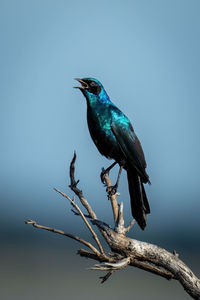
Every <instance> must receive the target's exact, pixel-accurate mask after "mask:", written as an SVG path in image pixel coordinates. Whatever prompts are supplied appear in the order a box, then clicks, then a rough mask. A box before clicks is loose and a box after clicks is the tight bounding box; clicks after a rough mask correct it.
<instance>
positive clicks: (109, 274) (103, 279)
mask: <svg viewBox="0 0 200 300" xmlns="http://www.w3.org/2000/svg"><path fill="white" fill-rule="evenodd" d="M115 272H116V270H111V271H109V272H108V273H107V274H106V275H105V276H101V277H99V279H101V283H104V282H105V281H106V280H108V278H109V277H110V276H111V275H112V274H113V273H115Z"/></svg>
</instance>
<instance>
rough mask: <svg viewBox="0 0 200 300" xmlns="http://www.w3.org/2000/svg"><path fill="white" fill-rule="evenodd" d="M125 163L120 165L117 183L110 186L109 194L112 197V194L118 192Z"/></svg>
mask: <svg viewBox="0 0 200 300" xmlns="http://www.w3.org/2000/svg"><path fill="white" fill-rule="evenodd" d="M123 166H124V165H123V164H122V165H120V168H119V173H118V175H117V181H116V183H115V185H113V186H110V187H109V188H108V191H107V192H108V196H109V197H110V196H112V195H115V194H116V193H117V188H118V185H119V179H120V176H121V173H122V169H123Z"/></svg>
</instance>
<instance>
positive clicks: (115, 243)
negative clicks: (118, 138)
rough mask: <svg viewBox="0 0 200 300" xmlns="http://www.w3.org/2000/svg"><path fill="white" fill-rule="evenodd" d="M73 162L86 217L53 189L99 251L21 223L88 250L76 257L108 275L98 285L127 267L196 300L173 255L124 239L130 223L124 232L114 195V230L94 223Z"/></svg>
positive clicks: (199, 283) (192, 279) (194, 284)
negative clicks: (175, 284) (107, 251)
mask: <svg viewBox="0 0 200 300" xmlns="http://www.w3.org/2000/svg"><path fill="white" fill-rule="evenodd" d="M75 161H76V153H74V156H73V159H72V161H71V164H70V180H71V184H70V188H71V189H72V190H73V192H74V193H75V194H76V195H77V196H78V198H79V199H80V202H81V203H82V205H83V206H84V207H85V208H86V210H87V212H88V215H84V214H83V213H82V211H81V209H80V208H79V206H78V205H77V204H76V203H75V202H74V201H73V200H72V199H71V198H69V197H68V196H67V195H66V194H65V193H63V192H61V191H59V190H57V189H55V191H56V192H58V193H59V194H61V195H62V196H63V197H65V198H67V199H68V200H69V201H70V203H71V204H72V206H73V207H74V208H75V210H76V211H75V214H77V215H79V216H81V218H82V219H83V221H84V223H85V224H86V226H87V227H88V228H89V230H90V232H91V234H92V236H93V238H94V240H95V241H96V244H97V245H98V247H99V250H98V249H96V247H94V246H93V245H92V244H91V243H89V242H87V241H85V240H83V239H82V238H80V237H78V236H75V235H72V234H69V233H66V232H64V231H62V230H58V229H54V228H50V227H47V226H43V225H39V224H37V223H36V222H35V221H32V220H27V221H25V223H26V224H31V225H33V226H34V227H36V228H39V229H44V230H48V231H51V232H54V233H58V234H61V235H64V236H67V237H69V238H72V239H74V240H76V241H78V242H79V243H81V244H83V245H85V246H86V247H88V248H89V249H90V250H91V252H90V251H88V250H85V249H80V250H79V251H78V254H79V255H80V256H83V257H87V258H90V259H94V260H97V261H99V262H100V263H101V264H96V265H95V266H93V267H92V268H90V269H92V270H104V271H108V273H107V274H106V275H105V276H103V277H100V279H101V283H103V282H105V281H106V280H107V279H108V278H109V277H110V276H111V275H112V274H113V273H114V272H116V271H117V270H120V269H122V268H125V267H126V266H128V265H130V266H135V267H137V268H140V269H143V270H145V271H148V272H151V273H154V274H156V275H159V276H162V277H164V278H166V279H176V280H178V281H179V282H180V283H181V285H182V286H183V287H184V289H185V290H186V292H187V293H188V294H189V295H190V296H191V297H192V298H194V299H198V300H200V280H199V279H198V278H197V277H196V276H195V275H194V274H193V272H192V271H191V270H190V269H189V268H188V267H187V266H186V265H185V264H184V263H183V262H182V261H181V260H180V259H179V258H178V255H177V253H176V252H174V253H170V252H168V251H166V250H165V249H162V248H160V247H158V246H156V245H152V244H149V243H145V242H141V241H138V240H134V239H131V238H128V237H127V236H126V235H125V234H126V233H127V232H128V231H129V230H130V228H131V227H132V226H133V224H134V220H132V221H131V222H130V224H129V225H128V227H127V228H125V227H124V218H123V204H120V206H118V203H117V199H116V194H115V195H112V196H110V200H111V205H112V210H113V216H114V221H115V228H114V229H112V228H111V227H110V226H109V225H107V224H106V223H104V222H102V221H100V220H97V217H96V214H95V213H94V211H93V210H92V208H91V206H90V205H89V203H88V201H87V200H86V198H85V197H84V196H83V192H82V191H81V190H80V189H78V187H77V184H78V182H79V181H76V180H75ZM104 178H105V183H106V186H107V188H109V187H111V186H112V185H111V182H110V178H109V176H108V174H105V177H104ZM87 217H89V218H91V222H92V224H93V225H95V226H97V227H98V229H99V231H100V232H101V234H102V235H103V237H104V239H105V240H106V242H107V244H108V245H109V247H110V249H111V251H112V253H111V254H108V255H106V254H105V252H104V250H103V247H102V246H101V244H100V241H99V239H98V237H97V235H96V233H95V232H94V230H93V229H92V226H91V225H90V224H89V222H88V221H87V219H86V218H87Z"/></svg>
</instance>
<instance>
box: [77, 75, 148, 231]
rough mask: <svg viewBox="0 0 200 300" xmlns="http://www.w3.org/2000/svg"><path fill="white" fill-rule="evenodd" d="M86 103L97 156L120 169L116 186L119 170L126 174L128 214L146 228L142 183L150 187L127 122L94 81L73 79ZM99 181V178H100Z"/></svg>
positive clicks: (144, 165)
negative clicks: (111, 162) (129, 211)
mask: <svg viewBox="0 0 200 300" xmlns="http://www.w3.org/2000/svg"><path fill="white" fill-rule="evenodd" d="M76 80H77V81H79V82H80V83H81V86H78V87H76V88H79V89H80V90H81V92H82V93H83V95H84V96H85V98H86V101H87V122H88V127H89V131H90V135H91V137H92V139H93V141H94V143H95V145H96V147H97V148H98V150H99V152H100V153H101V154H102V155H104V156H106V157H107V158H110V159H114V160H115V162H114V164H112V165H111V166H110V167H109V168H108V169H107V170H106V171H109V170H110V169H111V168H112V167H113V166H114V165H115V164H116V163H118V164H119V166H120V171H119V175H118V180H117V182H116V185H115V186H114V188H115V189H114V191H116V188H117V186H118V181H119V176H120V173H121V170H122V168H124V169H125V170H126V171H127V178H128V186H129V194H130V199H131V210H132V215H133V218H134V219H135V220H136V221H137V223H138V224H139V226H140V227H141V228H142V229H144V228H145V226H146V214H149V213H150V208H149V204H148V200H147V196H146V193H145V190H144V186H143V184H144V183H147V182H148V183H150V181H149V176H148V175H147V173H146V171H145V169H146V161H145V157H144V153H143V150H142V147H141V144H140V141H139V140H138V138H137V136H136V134H135V132H134V130H133V127H132V125H131V123H130V121H129V119H128V118H127V117H126V116H125V115H124V114H123V112H121V111H120V110H119V108H117V107H116V106H115V105H114V104H113V103H112V102H111V101H110V98H109V97H108V95H107V93H106V91H105V89H104V87H103V85H102V84H101V83H100V82H99V81H98V80H97V79H94V78H82V79H79V78H76ZM101 177H102V179H103V174H102V176H101Z"/></svg>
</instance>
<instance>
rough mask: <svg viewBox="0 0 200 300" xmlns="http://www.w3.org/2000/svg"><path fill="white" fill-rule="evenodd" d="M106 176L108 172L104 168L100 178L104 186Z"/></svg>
mask: <svg viewBox="0 0 200 300" xmlns="http://www.w3.org/2000/svg"><path fill="white" fill-rule="evenodd" d="M106 174H108V172H106V170H105V169H104V168H102V171H101V174H100V177H101V182H102V183H103V184H105V176H106Z"/></svg>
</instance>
